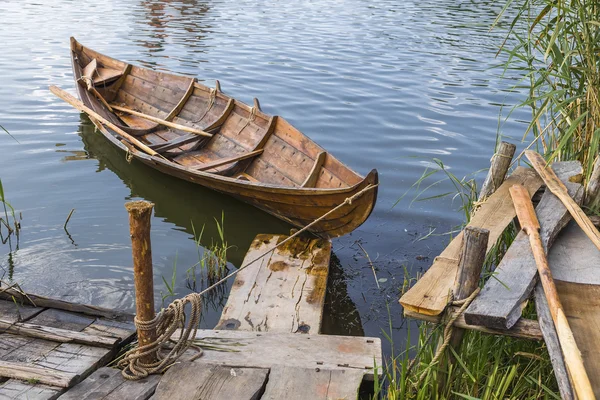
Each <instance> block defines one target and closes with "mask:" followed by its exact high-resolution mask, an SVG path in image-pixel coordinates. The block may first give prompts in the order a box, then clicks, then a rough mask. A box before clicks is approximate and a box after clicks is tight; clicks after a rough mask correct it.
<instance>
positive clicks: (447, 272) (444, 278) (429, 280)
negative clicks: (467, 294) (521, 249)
mask: <svg viewBox="0 0 600 400" xmlns="http://www.w3.org/2000/svg"><path fill="white" fill-rule="evenodd" d="M516 183H520V184H523V185H525V186H526V187H527V188H528V190H529V194H530V195H533V194H534V193H535V192H536V191H537V190H538V189H539V188H540V186H541V185H542V180H541V179H540V178H539V177H538V176H537V174H536V173H535V171H533V170H531V169H529V168H524V167H517V168H516V169H515V172H514V173H513V174H512V175H511V176H509V177H508V178H507V179H506V180H505V181H504V183H502V185H501V186H500V188H498V190H497V191H496V192H495V193H494V194H492V195H491V196H490V197H489V198H488V199H487V201H486V202H485V203H483V204H482V205H481V206H480V208H479V209H478V210H477V211H475V214H474V215H473V217H472V218H471V222H470V223H469V226H475V227H479V228H485V229H488V230H489V231H490V237H489V241H488V249H487V251H488V252H489V251H490V248H491V247H493V246H494V245H495V244H496V242H497V241H498V238H499V237H500V236H501V235H502V233H503V232H504V230H505V229H506V227H507V226H508V225H509V224H510V223H512V221H513V218H514V217H515V215H516V214H515V209H514V207H513V204H512V201H511V199H510V195H509V193H508V188H509V187H510V186H512V185H514V184H516ZM461 243H462V233H460V234H458V235H457V236H456V237H455V238H454V239H453V240H452V241H451V242H450V244H449V245H448V247H446V249H445V250H444V251H443V252H442V254H440V255H439V256H438V257H436V258H435V260H434V262H433V265H432V266H431V267H430V268H429V270H427V272H426V273H425V275H423V276H422V277H421V279H419V281H417V283H416V284H415V285H414V286H413V287H412V288H411V289H410V290H409V291H408V292H406V293H405V294H404V296H402V298H401V299H400V304H402V306H403V307H404V309H405V310H408V311H414V312H417V313H421V314H429V315H438V314H440V313H441V312H442V311H443V310H444V309H445V308H446V305H447V303H448V295H449V293H450V292H451V291H452V288H453V287H454V278H455V277H456V272H457V270H458V258H459V255H460V252H461Z"/></svg>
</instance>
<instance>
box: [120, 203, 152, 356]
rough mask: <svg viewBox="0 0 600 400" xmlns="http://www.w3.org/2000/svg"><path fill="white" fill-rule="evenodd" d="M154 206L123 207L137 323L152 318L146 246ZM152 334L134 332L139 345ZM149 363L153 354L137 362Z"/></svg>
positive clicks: (149, 256)
mask: <svg viewBox="0 0 600 400" xmlns="http://www.w3.org/2000/svg"><path fill="white" fill-rule="evenodd" d="M153 207H154V204H152V203H150V202H147V201H131V202H129V203H126V204H125V208H126V209H127V212H128V213H129V232H130V234H131V251H132V254H133V282H134V285H135V310H136V318H137V320H139V321H141V322H145V321H151V320H152V319H154V315H155V314H154V279H153V274H152V248H151V245H150V217H151V216H152V208H153ZM155 339H156V332H155V331H147V330H141V329H138V342H139V344H140V346H144V345H146V344H149V343H152V342H154V340H155ZM141 361H142V362H143V363H146V364H149V363H152V362H155V361H156V355H155V354H149V355H147V356H145V357H144V359H143V360H141Z"/></svg>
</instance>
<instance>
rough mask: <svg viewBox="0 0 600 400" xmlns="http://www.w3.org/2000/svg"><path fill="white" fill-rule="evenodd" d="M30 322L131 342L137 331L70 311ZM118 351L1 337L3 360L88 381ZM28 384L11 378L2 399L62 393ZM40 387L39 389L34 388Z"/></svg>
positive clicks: (1, 389) (1, 391)
mask: <svg viewBox="0 0 600 400" xmlns="http://www.w3.org/2000/svg"><path fill="white" fill-rule="evenodd" d="M28 323H31V324H36V325H40V326H46V327H54V328H62V329H67V330H72V331H78V332H81V331H84V332H88V333H94V334H102V335H106V336H109V337H118V338H121V339H127V340H128V339H130V338H131V336H132V334H133V328H132V326H131V325H130V324H125V323H118V322H114V321H103V320H97V319H96V318H94V317H89V316H83V315H80V314H75V313H71V312H67V311H61V310H55V309H47V310H45V311H43V312H41V313H39V314H37V315H36V316H34V317H33V318H30V319H29V320H28ZM114 351H115V349H107V348H100V347H94V346H88V345H82V344H74V343H62V344H61V343H58V342H54V341H50V340H45V339H38V338H31V337H25V336H20V335H15V334H8V333H5V334H1V335H0V360H3V361H12V362H20V363H26V364H29V365H33V366H38V367H44V368H51V369H53V370H58V371H62V372H68V373H74V374H77V375H79V376H80V377H81V378H84V377H85V376H86V375H87V374H89V373H91V372H93V371H94V370H95V369H96V368H98V367H99V366H101V365H103V364H104V363H106V362H108V361H109V359H110V358H111V357H112V355H113V354H114ZM23 384H24V383H22V382H19V381H17V380H14V379H11V380H9V381H7V382H5V384H3V385H2V386H0V398H1V397H2V396H7V398H10V396H14V393H19V390H25V389H27V390H26V391H27V393H32V395H33V394H34V393H35V396H36V398H38V399H43V398H44V399H51V398H53V397H55V396H56V394H57V393H60V391H57V390H54V389H48V387H46V386H45V385H41V384H35V385H29V388H26V387H24V386H23ZM38 385H39V386H40V388H39V389H35V388H34V387H36V386H38Z"/></svg>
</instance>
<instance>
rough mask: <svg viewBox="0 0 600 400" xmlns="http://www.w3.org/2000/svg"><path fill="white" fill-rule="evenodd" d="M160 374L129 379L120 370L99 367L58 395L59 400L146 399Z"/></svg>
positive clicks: (151, 392)
mask: <svg viewBox="0 0 600 400" xmlns="http://www.w3.org/2000/svg"><path fill="white" fill-rule="evenodd" d="M160 379H161V376H160V375H151V376H149V377H147V378H144V379H141V380H138V381H130V380H126V379H124V378H123V376H122V375H121V371H120V370H118V369H114V368H106V367H104V368H100V369H98V370H97V371H96V372H94V373H93V374H91V375H90V376H89V377H88V378H87V379H85V380H84V381H82V382H80V383H79V384H77V385H75V386H74V387H72V388H71V389H69V391H68V392H66V393H65V394H63V395H62V396H60V397H59V398H60V400H146V399H148V398H150V396H152V394H153V393H154V390H155V389H156V385H158V382H159V381H160Z"/></svg>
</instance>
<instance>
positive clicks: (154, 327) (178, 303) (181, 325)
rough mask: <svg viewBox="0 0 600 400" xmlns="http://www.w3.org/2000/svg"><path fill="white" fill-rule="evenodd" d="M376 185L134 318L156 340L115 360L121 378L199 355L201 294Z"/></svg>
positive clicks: (139, 376)
mask: <svg viewBox="0 0 600 400" xmlns="http://www.w3.org/2000/svg"><path fill="white" fill-rule="evenodd" d="M378 185H379V184H369V185H367V186H365V187H364V188H363V189H361V190H360V191H358V192H356V193H355V194H353V195H352V196H350V197H347V198H346V199H345V200H344V201H343V202H342V203H340V204H338V205H337V206H335V207H334V208H332V209H331V210H329V211H327V212H326V213H325V214H323V215H322V216H320V217H319V218H317V219H315V220H314V221H312V222H311V223H310V224H308V225H306V226H304V227H303V228H302V229H300V230H298V231H297V232H295V233H294V234H292V235H290V236H288V237H287V238H285V239H284V240H282V241H281V242H279V243H277V244H276V245H275V246H273V247H271V248H270V249H268V250H266V251H265V252H263V253H262V254H261V255H259V256H257V257H256V258H254V259H252V260H251V261H249V262H248V263H247V264H244V265H243V266H241V267H240V268H238V269H237V270H235V271H233V272H231V273H230V274H228V275H227V276H226V277H224V278H222V279H221V280H219V281H217V282H215V283H214V284H212V285H211V286H209V287H207V288H206V289H204V290H203V291H201V292H199V293H190V294H188V295H187V296H185V297H183V298H181V299H177V300H174V301H173V302H172V303H171V304H169V306H168V307H167V308H164V309H162V310H161V311H160V312H159V313H158V314H157V315H156V316H155V317H154V319H152V320H151V321H139V320H138V319H137V318H135V319H134V323H135V326H136V328H137V329H139V330H143V331H155V332H156V339H155V340H153V341H152V342H151V343H147V344H144V345H141V346H140V345H139V343H138V345H137V346H135V347H133V348H132V349H130V350H129V351H127V352H126V353H125V354H124V355H123V357H122V358H121V359H120V360H119V362H118V363H117V366H118V367H119V368H121V369H122V374H123V377H124V378H125V379H128V380H138V379H142V378H145V377H147V376H148V375H150V374H159V373H162V372H164V371H166V370H167V369H168V368H169V367H171V366H172V365H173V364H174V363H175V362H176V361H177V359H178V358H179V357H180V356H181V355H182V354H183V353H185V352H186V351H187V350H188V349H190V348H194V349H196V350H197V351H198V354H196V355H195V356H194V357H193V358H192V359H196V358H198V357H200V356H202V349H201V348H200V347H199V346H193V345H192V342H193V340H194V338H195V337H196V332H197V331H198V324H199V322H200V315H201V312H202V296H203V295H204V294H206V293H208V292H210V291H211V290H213V289H215V288H216V287H217V286H219V285H221V284H222V283H224V282H226V281H227V280H228V279H229V278H231V277H232V276H234V275H235V274H237V273H239V272H240V271H243V270H244V269H246V268H248V267H249V266H250V265H252V264H254V263H255V262H257V261H259V260H260V259H262V258H263V257H265V256H266V255H267V254H269V253H271V252H273V251H275V250H276V249H277V248H278V247H279V246H282V245H283V244H285V243H287V242H288V241H290V240H292V239H293V238H295V237H297V236H298V235H300V234H301V233H303V232H305V231H306V230H308V229H310V228H311V227H312V226H314V225H315V224H317V223H319V222H320V221H322V220H323V219H325V218H327V217H328V216H329V215H331V214H333V213H334V212H336V211H337V210H339V209H340V208H342V207H344V206H345V205H351V204H352V202H353V201H354V200H356V199H358V198H359V197H361V196H362V195H363V194H365V193H367V192H368V191H371V190H373V189H375V188H376V187H377V186H378ZM188 303H189V304H190V305H191V308H192V309H191V313H190V318H189V321H188V322H187V325H186V314H185V306H186V305H187V304H188ZM178 329H181V336H179V337H178V338H177V339H174V338H173V335H174V334H175V332H176V331H177V330H178ZM169 342H171V343H174V345H173V347H172V348H170V350H169V349H167V350H169V351H168V353H167V354H161V352H162V351H163V350H165V349H166V345H167V343H169ZM147 356H150V357H156V361H155V362H151V363H146V362H144V361H142V360H143V359H144V358H145V357H147Z"/></svg>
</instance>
